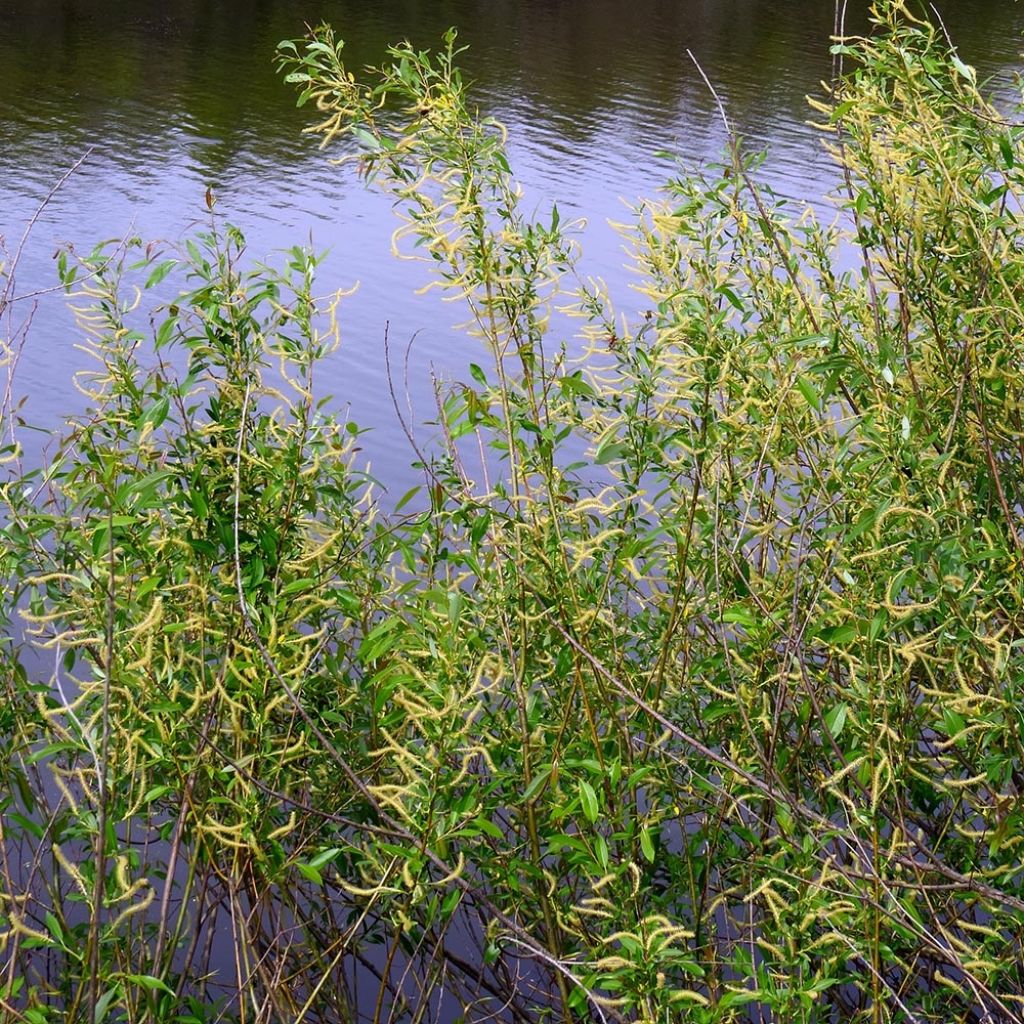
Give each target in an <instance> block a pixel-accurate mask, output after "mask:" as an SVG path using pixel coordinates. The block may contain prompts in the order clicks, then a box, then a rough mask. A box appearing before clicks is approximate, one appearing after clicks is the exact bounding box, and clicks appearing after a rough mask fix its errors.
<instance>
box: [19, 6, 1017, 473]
mask: <svg viewBox="0 0 1024 1024" xmlns="http://www.w3.org/2000/svg"><path fill="white" fill-rule="evenodd" d="M865 8H866V4H864V3H863V0H861V2H859V3H857V2H851V4H850V11H849V15H848V25H849V27H850V28H851V29H856V28H862V27H863V26H864V25H865V24H866V21H865ZM943 8H944V9H943V11H942V13H943V17H944V19H945V22H946V24H947V26H948V28H949V31H950V32H951V34H952V36H953V37H954V38H955V40H956V41H957V43H958V44H959V46H960V53H961V56H962V57H963V59H965V60H967V61H969V62H971V63H974V64H976V65H977V66H978V67H979V69H980V71H981V72H982V73H983V74H992V75H996V76H998V77H1000V78H1001V79H1003V80H1006V79H1008V77H1009V76H1010V75H1011V74H1012V72H1013V69H1014V67H1015V66H1016V63H1017V57H1018V52H1019V50H1020V49H1021V45H1020V37H1021V32H1022V30H1024V5H1020V4H1018V3H1016V2H1013V0H956V2H952V0H945V2H944V3H943ZM833 19H834V10H833V3H832V0H811V2H808V0H630V2H629V3H628V4H627V3H622V2H618V0H432V2H429V3H428V2H414V0H375V2H357V0H244V2H243V0H162V2H161V3H152V2H146V0H117V2H111V0H0V234H3V235H5V236H6V238H7V242H8V245H9V246H12V245H15V244H16V243H17V240H18V238H19V237H20V235H21V230H22V227H23V225H24V223H25V222H26V221H27V219H28V218H29V217H30V216H31V214H32V212H33V210H34V209H35V208H36V205H37V204H38V202H39V201H40V199H41V198H42V197H43V196H44V195H45V194H46V193H47V191H48V190H49V188H50V187H51V186H52V184H53V183H54V181H55V180H56V179H57V177H58V176H59V174H60V172H61V171H62V170H64V169H65V168H67V167H68V166H69V165H71V164H72V163H73V162H74V161H75V160H76V159H77V158H78V157H80V156H81V155H82V153H83V152H85V151H86V150H87V149H88V148H89V147H95V148H94V149H93V152H92V155H91V156H90V158H89V159H88V160H87V162H86V163H85V164H84V165H83V167H82V168H81V170H80V171H79V172H78V173H77V174H76V175H75V176H74V177H73V178H72V179H71V180H70V181H69V182H68V184H67V185H66V186H65V188H64V189H63V190H62V191H61V192H60V193H59V194H58V195H57V196H56V197H55V198H54V200H53V201H52V202H51V203H50V204H49V206H48V207H47V208H46V210H45V212H44V214H43V216H42V217H41V219H40V222H39V223H38V225H37V226H36V229H35V232H34V234H33V237H32V241H31V244H30V245H29V246H28V248H27V250H26V252H25V254H24V257H23V260H22V263H21V265H20V268H19V273H18V282H17V283H18V291H19V292H21V293H25V292H30V291H36V290H39V289H43V288H46V287H49V286H51V285H53V284H54V282H55V266H54V262H53V255H54V252H55V250H56V248H57V247H58V246H60V245H62V244H66V243H72V244H74V245H75V246H76V247H78V248H79V249H86V250H87V249H88V248H91V246H92V245H93V244H94V243H95V242H96V241H98V240H100V239H105V238H112V237H116V236H120V235H122V234H125V233H127V232H130V231H134V232H137V233H139V234H141V235H142V236H143V237H145V238H147V239H151V238H152V239H167V240H172V241H173V240H180V239H181V238H183V237H184V236H186V235H187V234H189V233H190V232H191V231H193V230H195V229H197V228H201V227H203V226H204V225H205V224H206V223H207V222H208V221H207V214H206V209H205V204H204V195H205V192H206V189H207V187H208V186H209V187H212V188H213V189H214V192H215V194H216V196H217V200H218V201H217V209H218V211H219V212H220V214H221V215H222V216H223V217H224V218H225V219H226V220H228V221H230V222H232V223H234V224H236V225H238V226H239V227H240V228H242V230H243V231H244V232H245V234H246V235H247V237H248V239H249V249H250V253H251V254H252V256H253V257H254V258H261V259H262V258H264V257H267V256H268V255H270V254H272V253H273V252H274V251H275V250H280V249H284V248H285V247H288V246H291V245H294V244H296V243H300V242H305V241H308V240H309V239H310V238H312V242H313V244H314V245H315V246H316V247H318V248H324V249H329V250H330V256H329V258H328V260H327V262H326V264H325V266H324V268H323V271H322V274H321V281H322V283H323V287H324V290H325V291H329V290H332V289H334V288H342V287H345V288H347V287H351V286H352V285H354V284H356V283H358V284H359V290H358V292H357V293H356V294H355V295H354V296H353V297H352V298H351V299H349V300H347V301H346V302H345V304H344V306H343V307H342V327H343V344H342V348H341V349H340V351H339V352H338V353H337V354H336V355H334V356H332V357H331V359H330V361H329V362H328V364H327V366H326V367H325V368H324V370H323V372H322V373H321V377H320V380H321V386H322V387H323V389H324V390H325V391H326V392H329V393H331V394H333V395H334V396H336V401H337V403H338V405H339V406H344V405H346V404H348V405H350V407H351V414H352V415H353V416H354V418H355V419H356V420H357V421H359V422H361V423H363V424H366V425H369V426H372V427H373V428H374V429H373V431H371V433H370V434H369V435H368V436H367V438H366V441H365V445H364V447H365V450H366V453H367V456H368V457H370V458H371V460H372V464H373V469H374V472H375V475H376V476H377V477H378V478H380V479H382V480H384V481H385V482H388V481H391V482H394V483H395V484H396V485H397V484H398V483H404V482H405V481H406V472H407V471H406V470H405V468H404V467H406V466H407V464H408V462H409V460H410V457H411V453H410V452H409V451H408V448H407V445H406V444H405V442H404V440H403V439H402V437H401V434H400V431H399V430H398V427H397V425H396V423H395V420H394V415H393V413H392V410H391V402H390V397H389V396H388V393H387V389H386V386H385V375H384V360H383V344H382V342H383V337H384V331H385V325H386V324H390V333H391V338H392V340H393V341H394V342H395V343H397V344H402V345H404V343H405V342H406V341H407V340H408V339H410V338H412V337H413V335H416V338H417V341H416V345H415V348H414V350H413V356H412V360H411V376H410V390H411V398H412V401H413V404H414V407H415V410H416V416H417V417H418V418H420V419H425V418H429V416H430V414H431V406H432V400H431V395H430V384H429V380H430V374H431V371H432V370H433V371H434V372H435V373H437V374H438V375H440V376H442V377H443V376H445V375H446V374H447V375H452V374H455V375H458V374H459V373H460V370H461V369H462V368H463V367H464V366H465V364H466V362H467V361H469V360H470V359H472V358H474V357H475V353H474V351H473V347H472V342H471V341H468V340H467V339H465V338H462V337H460V336H459V335H458V334H456V333H454V332H453V331H452V330H451V322H452V320H453V319H455V316H454V313H453V310H452V308H451V307H449V306H445V305H443V304H442V303H440V302H439V301H438V299H437V298H436V297H434V296H431V295H426V296H417V295H415V290H416V288H417V287H418V286H419V285H421V284H422V283H423V281H424V278H423V271H422V269H421V268H419V267H416V266H412V265H409V264H403V263H399V262H397V261H396V260H395V259H394V258H393V257H392V256H391V253H390V234H391V231H392V230H393V228H394V227H395V220H394V216H393V213H392V211H391V209H390V206H389V203H388V201H387V200H385V199H383V198H381V197H379V196H375V195H373V194H370V193H368V192H367V191H366V190H365V189H364V188H363V186H362V185H361V184H360V183H359V182H357V181H356V180H355V175H354V173H353V171H352V170H351V169H345V168H341V169H339V168H337V167H334V166H332V165H331V164H329V162H328V161H327V159H326V157H325V156H324V154H323V153H322V152H320V151H319V150H318V148H317V144H316V142H315V141H314V140H313V139H311V138H309V137H308V136H303V135H302V134H301V129H302V127H303V126H304V125H305V124H307V123H308V121H309V117H310V115H309V113H308V112H307V111H305V110H297V109H296V107H295V96H294V93H293V92H292V91H291V89H290V87H286V86H284V85H283V84H282V83H281V82H280V80H279V79H278V77H277V76H276V75H275V72H274V70H273V66H272V59H273V55H274V48H275V44H276V43H277V42H278V40H280V39H283V38H287V37H296V36H298V35H300V34H301V33H302V31H303V26H304V24H305V23H313V24H315V23H317V22H319V21H322V20H327V21H330V22H331V23H332V24H334V25H335V27H336V29H337V31H338V33H339V34H340V35H342V36H343V37H344V38H345V40H346V44H347V46H346V55H347V56H348V58H349V60H350V62H351V65H352V66H353V67H358V66H360V65H364V64H367V63H373V62H375V61H379V60H380V59H381V57H382V55H383V51H384V47H385V46H386V44H387V43H388V42H389V41H393V40H397V39H400V38H403V37H405V38H408V39H410V40H411V41H412V42H413V43H414V44H416V45H417V46H435V45H437V44H438V43H439V41H440V37H441V35H442V33H443V32H444V30H445V29H446V28H447V27H448V26H450V25H455V26H457V27H458V28H459V31H460V39H461V41H462V42H464V43H465V44H467V45H468V46H469V47H470V49H469V52H468V53H467V54H466V55H465V58H464V67H465V69H466V71H467V74H468V77H469V78H470V79H471V80H472V81H473V82H474V85H473V91H472V97H473V99H474V100H475V102H476V103H477V104H478V105H479V107H480V109H481V111H482V112H484V113H487V114H490V115H493V116H496V117H498V118H499V119H501V120H502V121H504V122H505V123H506V124H507V126H508V128H509V131H510V147H511V158H512V162H513V166H514V169H515V171H516V172H517V175H518V177H519V178H520V180H521V181H522V183H523V186H524V189H525V194H526V197H527V204H528V208H532V206H533V205H537V206H538V207H540V208H541V209H543V207H544V206H545V204H549V203H550V202H551V201H552V200H557V201H558V204H559V209H560V211H561V214H562V217H563V219H565V218H566V217H583V218H586V220H587V222H588V227H587V228H586V230H585V232H584V235H583V246H584V251H585V253H586V257H585V262H584V264H583V270H584V272H585V273H587V274H590V275H594V276H600V277H604V278H606V279H609V280H610V281H611V282H612V284H613V293H614V294H616V295H617V296H618V297H620V298H622V299H623V301H624V303H625V305H627V306H628V304H629V299H628V294H629V293H628V291H626V290H625V284H624V275H623V274H622V273H621V271H620V269H619V268H620V265H621V257H622V252H621V248H620V246H621V242H620V240H619V238H618V236H617V235H616V234H615V232H614V231H613V230H612V228H611V227H610V226H609V224H608V219H609V218H612V219H622V218H623V217H624V216H625V213H626V209H625V206H624V205H623V202H624V201H627V202H634V201H636V200H637V199H638V198H639V197H642V196H645V195H652V194H653V193H654V192H655V191H656V190H657V188H658V186H659V184H660V183H661V182H662V181H663V179H664V178H665V176H666V175H667V174H668V173H669V171H670V170H671V168H670V165H668V164H667V163H666V162H665V161H663V160H659V159H658V158H657V157H656V156H655V154H656V152H657V151H659V150H671V151H674V152H676V153H678V154H679V155H681V156H682V157H684V158H685V159H687V160H690V161H700V160H707V159H715V158H717V157H718V156H719V155H720V154H721V153H722V150H723V146H724V141H725V140H724V135H723V129H722V125H721V122H720V119H719V116H718V113H717V111H716V109H715V106H714V102H713V99H712V97H711V96H710V94H709V92H708V89H707V87H706V86H705V84H704V83H703V81H702V80H701V78H700V76H699V75H698V73H697V71H696V69H695V68H694V66H693V64H692V63H691V61H690V60H689V59H688V57H687V54H686V51H687V50H691V51H692V52H693V53H694V54H695V55H696V57H697V58H698V60H699V61H700V63H701V65H702V67H703V68H704V70H705V72H706V73H707V75H708V77H709V78H710V79H711V80H712V81H713V82H714V84H715V86H716V88H717V90H718V91H719V93H720V95H721V96H722V99H723V101H724V103H725V106H726V108H727V110H728V113H729V116H730V118H731V120H732V122H733V125H734V127H735V128H736V130H737V131H738V132H739V133H740V134H741V135H742V136H743V137H744V138H745V139H746V140H747V143H748V145H749V146H750V147H753V148H760V147H762V146H767V147H769V152H770V156H769V159H768V162H767V164H766V166H765V169H764V175H765V176H766V177H767V179H768V180H769V181H770V182H771V184H772V185H773V186H774V187H775V188H776V189H777V190H778V191H779V192H781V193H783V194H784V195H787V196H791V197H794V198H796V199H809V200H818V199H820V197H821V196H822V195H823V193H825V192H827V191H828V190H829V189H830V188H831V187H832V186H833V185H834V171H833V168H832V165H831V163H830V161H829V159H828V157H827V156H826V155H825V154H824V153H823V152H822V149H821V145H820V140H819V139H818V137H817V135H816V133H815V130H814V129H813V128H812V127H810V126H809V125H808V123H807V122H808V120H809V118H810V110H809V108H808V105H807V101H806V97H807V95H808V94H813V93H819V92H820V85H819V82H820V81H821V80H822V79H823V78H827V77H828V76H829V73H830V67H831V58H830V56H829V53H828V46H829V35H830V33H831V32H832V28H833ZM24 308H25V307H24V306H23V309H24ZM75 340H76V337H75V330H74V327H73V324H72V322H71V320H70V317H69V315H68V314H67V311H66V310H65V309H64V308H63V305H62V299H61V298H60V297H59V296H50V297H45V298H43V299H41V300H40V309H39V311H38V313H37V315H36V321H35V324H34V327H33V331H32V334H31V337H30V343H29V346H28V349H27V350H26V354H25V357H24V360H23V362H22V365H21V367H20V369H19V377H18V387H19V388H20V390H21V391H22V392H23V393H24V394H25V395H27V397H28V403H27V415H28V417H29V418H30V419H31V420H33V421H35V422H37V423H41V424H44V425H46V426H47V427H54V426H56V425H57V424H58V423H59V422H60V421H61V418H62V417H63V416H64V415H65V414H66V412H67V411H68V410H69V409H73V408H74V407H75V406H76V404H77V403H78V402H80V399H79V398H78V397H77V396H76V393H75V392H74V390H73V388H72V385H71V375H72V373H73V372H74V371H75V370H76V369H78V368H80V367H81V361H82V359H83V358H84V357H83V356H82V355H81V353H79V352H77V351H76V350H75V349H74V347H73V345H74V342H75Z"/></svg>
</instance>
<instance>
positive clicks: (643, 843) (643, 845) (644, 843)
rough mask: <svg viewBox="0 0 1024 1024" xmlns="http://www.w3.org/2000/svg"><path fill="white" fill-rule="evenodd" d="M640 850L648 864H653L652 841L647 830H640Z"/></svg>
mask: <svg viewBox="0 0 1024 1024" xmlns="http://www.w3.org/2000/svg"><path fill="white" fill-rule="evenodd" d="M640 850H641V852H642V853H643V855H644V857H645V858H646V859H647V863H648V864H653V863H654V840H653V839H652V838H651V833H650V830H649V829H646V828H643V829H641V830H640Z"/></svg>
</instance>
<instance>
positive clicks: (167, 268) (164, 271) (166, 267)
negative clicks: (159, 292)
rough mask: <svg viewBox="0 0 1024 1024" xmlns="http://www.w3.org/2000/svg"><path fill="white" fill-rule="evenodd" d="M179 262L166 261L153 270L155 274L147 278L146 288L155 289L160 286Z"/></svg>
mask: <svg viewBox="0 0 1024 1024" xmlns="http://www.w3.org/2000/svg"><path fill="white" fill-rule="evenodd" d="M177 265H178V261H177V260H164V261H163V262H162V263H158V264H157V265H156V267H154V268H153V272H152V273H151V274H150V275H149V277H147V278H146V288H147V289H149V288H153V287H154V286H156V285H158V284H159V283H160V282H161V281H162V280H163V279H164V278H165V277H166V276H167V275H168V274H169V273H170V272H171V271H172V270H173V269H174V268H175V267H176V266H177Z"/></svg>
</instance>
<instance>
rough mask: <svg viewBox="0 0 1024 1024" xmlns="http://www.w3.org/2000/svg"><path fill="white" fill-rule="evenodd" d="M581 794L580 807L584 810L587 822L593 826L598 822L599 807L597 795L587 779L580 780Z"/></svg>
mask: <svg viewBox="0 0 1024 1024" xmlns="http://www.w3.org/2000/svg"><path fill="white" fill-rule="evenodd" d="M579 794H580V805H581V806H582V808H583V814H584V817H586V819H587V821H589V822H590V823H591V824H593V823H594V822H595V821H597V814H598V806H597V793H596V792H594V787H593V786H592V785H591V784H590V783H589V782H587V780H586V779H581V780H580V785H579Z"/></svg>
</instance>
